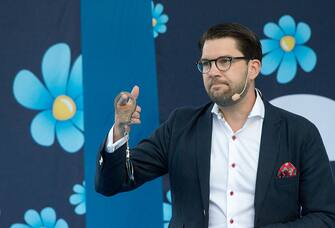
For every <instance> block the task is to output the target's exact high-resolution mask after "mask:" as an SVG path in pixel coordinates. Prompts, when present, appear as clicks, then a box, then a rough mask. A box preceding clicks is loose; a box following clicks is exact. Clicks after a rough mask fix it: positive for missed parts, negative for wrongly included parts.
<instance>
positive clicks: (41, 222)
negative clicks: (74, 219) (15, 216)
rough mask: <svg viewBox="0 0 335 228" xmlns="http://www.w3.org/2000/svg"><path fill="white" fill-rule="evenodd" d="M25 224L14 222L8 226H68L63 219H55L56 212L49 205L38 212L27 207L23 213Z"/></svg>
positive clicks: (25, 227) (50, 227) (46, 227)
mask: <svg viewBox="0 0 335 228" xmlns="http://www.w3.org/2000/svg"><path fill="white" fill-rule="evenodd" d="M24 220H25V222H26V223H27V224H22V223H15V224H13V225H11V226H10V228H68V227H69V226H68V224H67V223H66V221H65V220H64V219H56V212H55V210H54V209H53V208H51V207H46V208H44V209H43V210H42V211H41V213H40V214H39V213H38V212H37V211H35V210H33V209H29V210H28V211H26V213H25V214H24Z"/></svg>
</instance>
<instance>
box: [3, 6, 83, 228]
mask: <svg viewBox="0 0 335 228" xmlns="http://www.w3.org/2000/svg"><path fill="white" fill-rule="evenodd" d="M79 4H80V2H79V1H70V2H69V1H64V0H60V1H49V0H47V1H39V0H38V1H30V2H25V1H23V2H22V1H17V0H14V1H1V2H0V27H1V36H0V50H1V52H0V59H1V67H0V75H1V83H0V104H1V106H2V108H1V115H0V126H1V129H0V137H1V143H0V151H1V154H0V156H1V157H0V167H1V168H0V170H1V171H0V179H1V181H2V184H1V187H0V227H11V228H20V227H21V228H22V227H34V228H37V227H57V228H66V227H85V212H86V206H85V181H84V171H83V145H84V109H83V108H84V107H83V83H82V56H81V50H80V15H79V13H80V11H79V9H80V8H79Z"/></svg>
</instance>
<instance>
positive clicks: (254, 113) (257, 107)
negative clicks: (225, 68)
mask: <svg viewBox="0 0 335 228" xmlns="http://www.w3.org/2000/svg"><path fill="white" fill-rule="evenodd" d="M255 91H256V101H255V104H254V106H253V107H252V109H251V111H250V113H249V115H248V119H249V118H252V117H260V118H262V119H263V118H264V113H265V108H264V103H263V100H262V97H261V92H260V91H259V90H258V89H255ZM212 113H213V114H215V115H216V116H217V117H218V119H223V120H224V117H223V115H222V113H221V112H220V111H219V106H218V105H217V104H216V103H214V105H213V108H212Z"/></svg>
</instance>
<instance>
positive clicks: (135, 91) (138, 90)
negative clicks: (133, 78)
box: [130, 85, 140, 99]
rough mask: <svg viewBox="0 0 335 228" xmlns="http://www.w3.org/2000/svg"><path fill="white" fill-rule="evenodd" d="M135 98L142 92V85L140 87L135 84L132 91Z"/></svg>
mask: <svg viewBox="0 0 335 228" xmlns="http://www.w3.org/2000/svg"><path fill="white" fill-rule="evenodd" d="M130 94H131V95H132V97H133V98H135V99H137V97H138V95H139V94H140V87H138V86H137V85H135V86H134V87H133V89H132V90H131V93H130Z"/></svg>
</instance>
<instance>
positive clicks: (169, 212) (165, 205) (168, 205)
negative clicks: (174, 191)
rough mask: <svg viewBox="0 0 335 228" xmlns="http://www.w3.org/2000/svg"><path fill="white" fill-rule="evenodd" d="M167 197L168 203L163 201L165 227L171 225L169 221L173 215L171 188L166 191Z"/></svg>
mask: <svg viewBox="0 0 335 228" xmlns="http://www.w3.org/2000/svg"><path fill="white" fill-rule="evenodd" d="M166 198H167V200H168V203H165V202H164V203H163V222H164V228H168V227H169V223H170V220H171V217H172V206H171V202H172V201H171V190H169V191H168V192H167V193H166Z"/></svg>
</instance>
